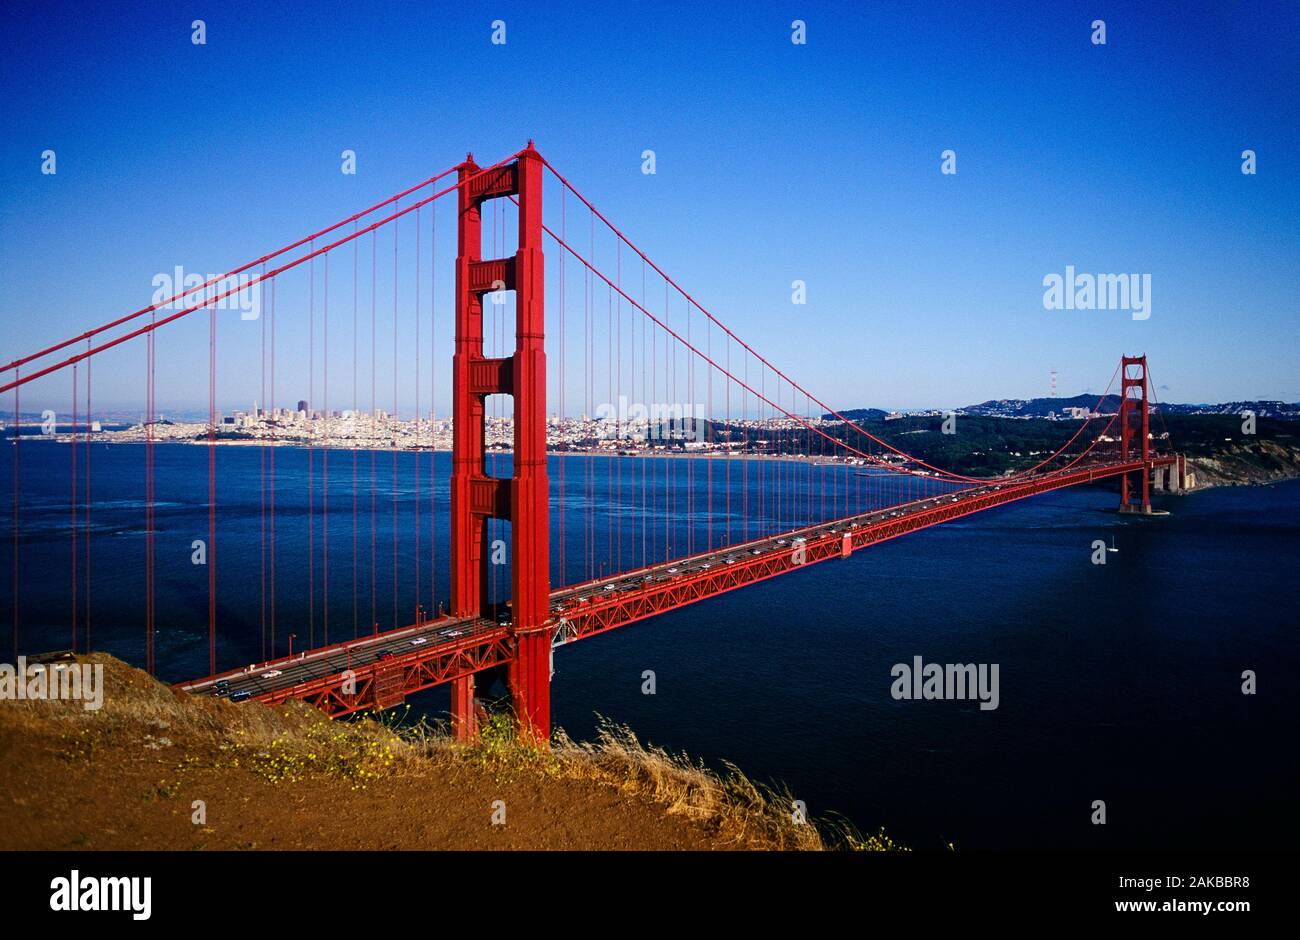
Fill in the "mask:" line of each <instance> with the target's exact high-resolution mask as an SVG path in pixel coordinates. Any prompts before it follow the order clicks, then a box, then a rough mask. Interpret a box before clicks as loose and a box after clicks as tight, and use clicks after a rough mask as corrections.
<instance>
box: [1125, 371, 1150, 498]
mask: <svg viewBox="0 0 1300 940" xmlns="http://www.w3.org/2000/svg"><path fill="white" fill-rule="evenodd" d="M1132 393H1136V394H1132ZM1135 420H1136V421H1137V423H1138V425H1139V426H1140V427H1141V432H1140V433H1141V438H1140V439H1141V442H1142V447H1141V451H1140V452H1141V455H1142V471H1141V473H1140V474H1139V476H1140V477H1141V478H1142V502H1141V504H1140V505H1134V503H1133V494H1132V492H1131V481H1130V477H1132V474H1131V473H1125V474H1124V475H1123V476H1121V477H1120V484H1119V511H1120V512H1145V513H1149V512H1150V511H1151V424H1150V414H1149V412H1148V409H1147V357H1146V356H1145V355H1141V356H1125V357H1123V360H1122V361H1121V362H1120V401H1119V435H1120V437H1119V452H1120V462H1121V463H1123V462H1127V461H1128V459H1129V457H1130V455H1131V453H1132V447H1133V432H1134V427H1133V424H1134V421H1135Z"/></svg>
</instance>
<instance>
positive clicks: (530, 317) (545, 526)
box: [510, 142, 551, 741]
mask: <svg viewBox="0 0 1300 940" xmlns="http://www.w3.org/2000/svg"><path fill="white" fill-rule="evenodd" d="M516 185H517V187H518V191H519V247H518V250H517V251H516V253H515V315H516V317H515V355H514V363H513V384H514V394H515V428H514V431H515V441H514V445H515V454H514V485H513V486H512V487H511V493H510V518H511V540H512V549H513V551H512V553H511V554H512V558H511V565H512V572H511V574H512V577H511V600H510V603H511V607H512V609H513V610H512V618H513V621H514V631H515V637H516V650H515V661H514V664H513V668H512V670H511V687H512V692H513V693H514V698H515V708H516V710H517V711H518V715H519V721H520V724H521V726H522V728H523V730H524V731H526V732H528V733H529V734H530V735H531V736H532V737H534V738H535V739H536V740H538V741H546V740H548V739H549V738H550V736H551V638H550V633H549V631H548V630H547V628H546V621H547V618H548V616H549V615H550V596H551V579H550V557H551V555H550V506H549V503H548V498H549V481H548V480H547V475H546V350H545V345H544V340H545V336H546V332H545V316H544V308H545V296H546V286H545V269H544V265H543V261H542V160H541V156H540V155H539V154H538V153H537V151H536V150H534V149H533V145H532V143H531V142H529V144H528V147H527V149H525V150H524V151H523V152H522V153H521V154H520V155H519V159H518V161H517V162H516Z"/></svg>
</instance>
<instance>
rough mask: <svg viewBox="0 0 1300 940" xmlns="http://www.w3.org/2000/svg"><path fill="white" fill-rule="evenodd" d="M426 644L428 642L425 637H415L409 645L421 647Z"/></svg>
mask: <svg viewBox="0 0 1300 940" xmlns="http://www.w3.org/2000/svg"><path fill="white" fill-rule="evenodd" d="M428 642H429V638H428V637H427V636H417V637H415V638H414V639H413V640H411V645H412V646H423V645H424V644H425V643H428Z"/></svg>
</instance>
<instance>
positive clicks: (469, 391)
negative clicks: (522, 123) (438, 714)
mask: <svg viewBox="0 0 1300 940" xmlns="http://www.w3.org/2000/svg"><path fill="white" fill-rule="evenodd" d="M478 171H479V168H478V165H477V164H476V163H475V162H474V156H473V154H469V155H467V156H466V158H465V162H464V163H462V164H461V165H460V166H459V167H457V179H458V180H459V181H460V184H461V185H460V188H459V189H458V190H457V200H456V201H457V216H456V243H457V253H456V286H455V291H456V300H455V319H456V338H455V350H454V353H453V358H452V449H451V450H452V452H451V614H452V616H453V617H476V616H480V615H481V614H482V613H483V602H484V597H483V594H484V591H485V590H486V588H487V579H486V578H485V577H484V573H483V562H484V558H485V555H484V546H483V542H484V540H485V538H486V535H487V525H486V520H485V519H484V518H483V517H482V516H480V515H478V514H477V513H475V512H474V508H473V500H472V496H471V489H472V487H473V485H474V480H475V479H476V478H478V477H480V476H482V475H483V450H484V432H483V411H484V408H483V399H482V398H481V397H480V396H478V395H475V394H474V392H473V388H472V386H471V368H472V364H473V362H474V361H475V360H476V359H481V358H482V356H483V299H482V297H481V296H480V295H479V294H477V293H475V292H474V291H473V290H472V289H471V283H470V266H471V265H473V264H476V263H478V261H479V260H480V257H481V255H482V250H483V249H482V245H483V238H482V228H481V225H482V216H481V213H480V211H479V202H478V200H477V199H475V198H473V195H472V194H471V192H470V186H469V184H468V183H467V180H468V179H469V178H470V177H472V176H473V175H474V174H476V173H477V172H478ZM451 723H452V730H453V732H454V733H455V736H456V739H457V740H459V741H469V740H472V739H473V738H474V737H475V736H476V735H477V733H478V728H477V722H476V720H475V714H474V677H473V676H472V675H469V676H462V677H461V678H459V679H453V680H452V682H451Z"/></svg>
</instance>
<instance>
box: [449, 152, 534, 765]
mask: <svg viewBox="0 0 1300 940" xmlns="http://www.w3.org/2000/svg"><path fill="white" fill-rule="evenodd" d="M457 172H458V179H459V180H460V182H461V184H462V185H461V186H460V189H459V206H458V208H459V214H458V223H457V243H458V249H457V257H456V288H455V290H456V305H455V317H456V340H455V355H454V358H453V362H452V396H453V398H452V419H453V422H454V428H453V438H452V470H451V613H452V615H453V616H457V617H476V616H483V615H486V614H487V613H488V611H487V604H488V584H489V579H488V570H487V566H488V564H489V561H490V558H491V552H490V549H489V545H488V526H487V521H488V519H492V518H495V519H507V520H509V521H510V540H511V546H510V548H511V551H510V563H511V608H512V615H511V616H512V621H513V622H512V625H511V632H512V634H513V641H514V647H515V654H514V659H513V660H512V661H511V663H510V669H509V685H510V691H511V696H512V698H513V704H514V708H515V712H516V715H517V716H518V719H519V723H520V728H521V730H522V731H523V732H524V733H525V734H527V735H530V736H532V737H534V738H535V739H536V740H538V741H541V742H545V741H546V740H548V739H549V738H550V733H551V698H550V694H551V689H550V682H551V671H550V662H551V660H550V655H551V637H550V632H549V630H548V629H547V628H546V626H545V625H546V619H547V616H548V615H549V612H550V611H549V605H550V567H549V565H550V546H549V538H550V533H549V525H550V518H549V508H548V503H547V499H548V485H549V484H548V481H547V476H546V352H545V350H544V347H543V340H544V337H545V322H544V316H543V302H544V298H545V283H544V279H543V263H542V160H541V156H540V154H538V153H537V151H536V150H535V149H533V144H532V141H529V142H528V147H527V149H525V150H524V151H522V152H521V153H520V155H519V157H518V158H517V159H516V160H515V161H514V162H513V163H510V164H507V165H505V166H502V167H499V168H497V169H495V170H491V171H489V172H486V173H480V169H479V167H478V165H477V164H475V162H474V157H473V155H472V154H470V155H468V156H467V157H466V159H465V162H464V163H462V164H460V166H458V167H457ZM476 174H478V175H476ZM511 196H513V197H515V198H516V199H517V201H518V206H519V212H518V215H519V243H518V250H517V251H516V252H515V253H514V255H512V256H509V257H504V258H493V259H487V260H484V259H483V257H482V254H483V240H482V205H483V203H484V202H487V201H489V200H491V199H501V198H507V197H511ZM500 290H511V291H514V292H515V314H516V317H515V351H514V353H513V355H510V356H508V357H505V358H503V359H490V358H487V357H485V356H484V355H483V297H484V295H485V294H488V293H491V292H495V291H500ZM497 394H503V395H511V396H513V398H514V468H513V472H512V476H511V477H510V478H509V479H505V478H498V477H492V476H488V474H487V471H486V467H485V462H484V451H485V445H486V441H485V438H484V413H485V401H486V398H487V396H488V395H497ZM451 702H452V707H451V714H452V725H453V727H454V728H455V731H456V735H457V737H458V738H460V739H462V740H466V739H469V738H472V737H473V736H474V735H475V734H476V732H477V728H476V726H475V717H474V677H473V676H472V675H470V676H467V677H465V678H463V679H457V680H454V681H453V683H452V690H451Z"/></svg>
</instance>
